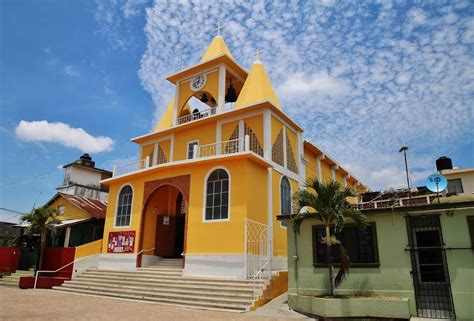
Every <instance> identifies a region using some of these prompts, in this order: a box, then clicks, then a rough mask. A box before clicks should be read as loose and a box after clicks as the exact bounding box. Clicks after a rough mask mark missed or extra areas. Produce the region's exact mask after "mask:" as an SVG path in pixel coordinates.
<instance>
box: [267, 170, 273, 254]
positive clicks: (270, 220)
mask: <svg viewBox="0 0 474 321" xmlns="http://www.w3.org/2000/svg"><path fill="white" fill-rule="evenodd" d="M267 175H268V176H267V195H268V196H267V207H268V211H267V220H268V226H269V229H268V233H269V234H270V235H268V239H269V240H271V242H268V243H269V244H268V247H269V248H268V253H270V257H272V256H273V169H272V168H267Z"/></svg>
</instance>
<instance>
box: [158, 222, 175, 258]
mask: <svg viewBox="0 0 474 321" xmlns="http://www.w3.org/2000/svg"><path fill="white" fill-rule="evenodd" d="M175 242H176V217H174V216H162V215H160V216H158V217H157V220H156V238H155V255H158V256H163V257H173V256H175Z"/></svg>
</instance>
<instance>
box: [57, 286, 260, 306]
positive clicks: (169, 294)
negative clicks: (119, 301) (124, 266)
mask: <svg viewBox="0 0 474 321" xmlns="http://www.w3.org/2000/svg"><path fill="white" fill-rule="evenodd" d="M61 288H69V289H80V290H90V291H99V292H107V293H119V294H120V293H121V294H132V295H140V296H149V297H157V298H167V299H181V300H184V299H186V300H191V301H204V302H221V303H226V302H231V303H237V304H251V303H252V301H253V295H252V296H248V295H247V296H245V297H241V296H240V297H235V296H234V297H232V296H231V297H228V296H224V295H217V294H215V295H213V296H209V293H206V292H200V291H194V292H191V293H189V292H185V291H171V290H166V291H163V290H160V289H157V288H151V289H146V288H137V289H136V288H128V287H127V288H124V287H109V286H108V287H103V286H99V285H82V284H81V285H80V284H75V283H74V282H72V283H65V284H64V285H62V286H61Z"/></svg>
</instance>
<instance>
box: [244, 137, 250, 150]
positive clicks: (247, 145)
mask: <svg viewBox="0 0 474 321" xmlns="http://www.w3.org/2000/svg"><path fill="white" fill-rule="evenodd" d="M244 150H245V151H246V152H248V151H249V150H250V136H249V135H245V142H244Z"/></svg>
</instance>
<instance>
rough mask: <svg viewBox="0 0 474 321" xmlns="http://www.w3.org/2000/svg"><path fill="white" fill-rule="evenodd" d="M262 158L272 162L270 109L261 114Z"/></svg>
mask: <svg viewBox="0 0 474 321" xmlns="http://www.w3.org/2000/svg"><path fill="white" fill-rule="evenodd" d="M263 158H265V159H266V160H269V161H271V160H272V113H271V111H270V109H266V110H265V111H264V112H263Z"/></svg>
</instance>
